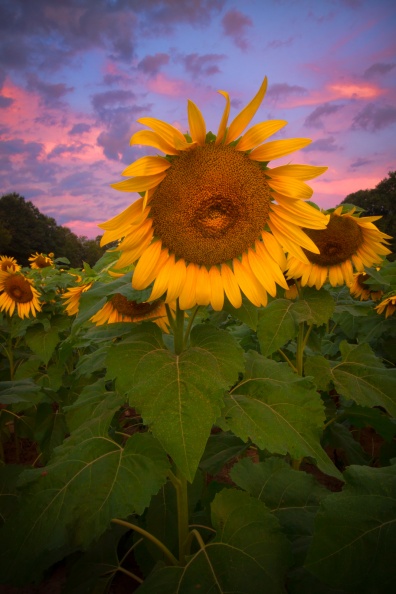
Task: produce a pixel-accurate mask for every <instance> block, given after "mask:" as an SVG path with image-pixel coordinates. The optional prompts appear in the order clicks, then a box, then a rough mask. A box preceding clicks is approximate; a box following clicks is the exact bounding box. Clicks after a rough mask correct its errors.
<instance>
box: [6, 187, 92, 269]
mask: <svg viewBox="0 0 396 594" xmlns="http://www.w3.org/2000/svg"><path fill="white" fill-rule="evenodd" d="M99 240H100V237H99V238H98V237H97V238H96V239H95V240H93V239H88V238H87V237H84V236H82V237H77V235H75V234H74V233H72V232H71V231H70V229H68V228H67V227H63V226H60V225H57V224H56V221H55V219H53V218H51V217H47V216H46V215H43V214H42V213H41V212H40V211H39V209H38V208H36V206H34V204H33V203H32V202H30V201H27V202H26V201H25V199H24V198H23V196H20V195H19V194H16V193H13V194H5V195H4V196H2V197H1V198H0V254H7V255H8V256H11V257H13V258H16V259H17V260H18V262H19V263H20V264H22V265H23V266H28V265H29V261H28V258H29V256H30V255H31V254H32V253H35V252H39V253H44V254H49V253H50V252H53V253H54V254H55V257H61V256H62V257H64V258H67V259H68V260H69V261H70V263H71V265H72V266H74V267H79V266H82V264H83V262H88V264H90V265H91V266H93V265H94V264H95V262H96V261H97V260H98V259H99V258H100V257H101V256H102V254H103V251H104V250H103V249H102V248H100V246H99Z"/></svg>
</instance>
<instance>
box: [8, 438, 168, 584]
mask: <svg viewBox="0 0 396 594" xmlns="http://www.w3.org/2000/svg"><path fill="white" fill-rule="evenodd" d="M71 439H72V444H70V443H69V444H67V441H66V442H65V447H63V446H61V447H59V448H58V449H57V450H56V454H55V456H54V458H53V460H52V461H51V462H50V464H49V465H48V466H46V467H45V469H37V470H29V471H25V473H23V474H22V475H21V480H20V484H21V486H22V487H23V497H22V498H21V501H20V513H19V514H18V515H17V516H14V517H13V518H11V519H10V520H9V521H8V522H7V523H6V524H5V526H4V528H3V530H2V534H1V539H2V542H6V543H7V547H6V548H3V551H2V553H1V557H0V573H1V575H2V576H3V577H4V581H5V582H6V583H8V582H13V583H15V584H16V585H18V584H23V583H24V582H26V581H31V580H32V579H34V577H36V576H39V575H40V572H41V571H42V570H43V569H45V568H46V566H47V563H48V561H47V558H46V557H47V553H49V557H50V558H51V561H52V562H54V561H55V560H56V559H57V556H58V559H61V558H62V557H63V556H64V555H65V551H69V552H72V551H73V550H76V549H86V548H87V547H88V546H89V545H90V543H91V542H92V541H93V540H95V539H97V538H98V537H99V536H100V535H101V534H102V533H103V532H104V531H105V530H106V529H107V528H108V527H109V525H110V521H111V519H112V518H114V517H117V516H119V517H126V516H128V515H130V514H131V513H138V514H141V513H142V512H143V511H144V509H145V507H146V506H147V505H148V504H149V502H150V498H151V496H152V495H154V494H155V493H156V492H157V491H158V489H159V488H160V487H161V485H162V484H163V483H164V482H165V480H166V474H167V472H168V467H169V466H168V461H167V459H166V456H165V454H164V452H163V450H162V448H160V446H159V445H158V443H157V442H155V440H154V439H153V438H152V436H151V435H149V434H136V435H133V436H132V437H131V438H130V439H129V440H128V441H127V443H126V446H125V448H124V449H123V448H121V447H120V446H119V445H118V444H117V443H115V442H114V441H112V440H111V439H109V438H108V437H107V436H106V435H98V434H97V433H96V434H95V433H92V432H91V431H88V432H85V433H84V432H81V433H80V434H78V432H77V434H75V435H74V439H73V438H71Z"/></svg>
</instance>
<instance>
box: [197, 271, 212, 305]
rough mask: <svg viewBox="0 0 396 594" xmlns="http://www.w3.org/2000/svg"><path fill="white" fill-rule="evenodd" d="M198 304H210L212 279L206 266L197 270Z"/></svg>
mask: <svg viewBox="0 0 396 594" xmlns="http://www.w3.org/2000/svg"><path fill="white" fill-rule="evenodd" d="M196 291H197V293H196V295H197V305H209V303H210V297H211V293H210V280H209V272H208V270H207V268H206V266H200V267H199V268H198V271H197V288H196Z"/></svg>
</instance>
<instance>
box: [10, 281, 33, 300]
mask: <svg viewBox="0 0 396 594" xmlns="http://www.w3.org/2000/svg"><path fill="white" fill-rule="evenodd" d="M4 290H5V292H6V293H7V295H8V296H9V297H11V299H12V300H13V301H15V302H16V303H29V301H32V299H33V292H32V289H31V287H30V283H29V282H28V281H27V280H26V279H24V278H22V277H20V276H10V277H9V278H7V279H6V280H5V281H4Z"/></svg>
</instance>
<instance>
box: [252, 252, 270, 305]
mask: <svg viewBox="0 0 396 594" xmlns="http://www.w3.org/2000/svg"><path fill="white" fill-rule="evenodd" d="M262 254H263V252H261V253H260V254H258V253H257V252H254V251H253V250H252V249H251V248H249V249H248V259H249V264H250V268H251V269H252V272H253V274H254V275H255V277H256V278H257V280H258V281H259V283H261V284H262V285H263V287H264V289H265V290H266V291H267V292H268V293H269V294H270V295H272V297H276V285H275V282H274V279H273V276H272V271H271V269H270V268H269V267H268V263H267V261H266V260H264V259H263V258H262V257H260V256H261V255H262Z"/></svg>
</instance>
